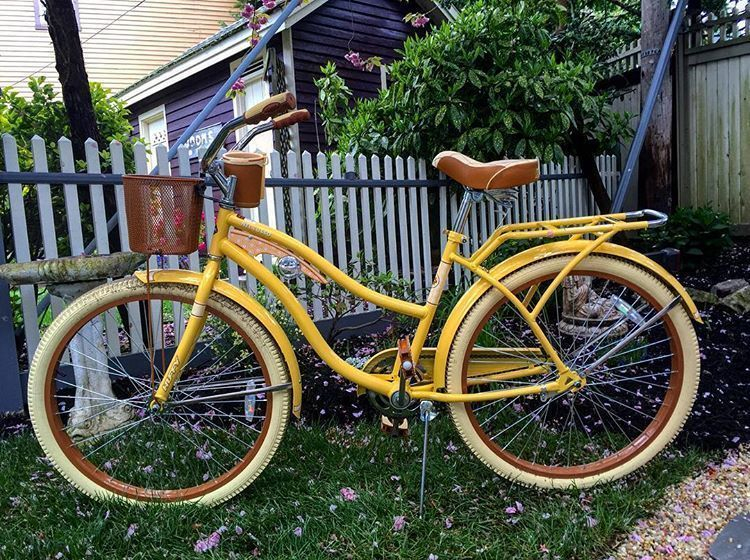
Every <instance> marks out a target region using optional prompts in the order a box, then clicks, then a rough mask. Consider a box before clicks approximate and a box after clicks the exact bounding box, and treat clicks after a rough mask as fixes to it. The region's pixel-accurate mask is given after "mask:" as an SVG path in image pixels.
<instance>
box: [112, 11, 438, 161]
mask: <svg viewBox="0 0 750 560" xmlns="http://www.w3.org/2000/svg"><path fill="white" fill-rule="evenodd" d="M412 12H426V13H428V16H429V18H430V20H431V22H430V24H435V23H438V22H440V21H443V20H445V18H446V17H448V16H449V14H448V12H447V11H446V10H444V9H443V8H442V7H440V5H439V4H438V3H436V2H433V1H431V0H409V1H403V0H311V1H310V2H308V3H306V4H303V5H302V6H301V7H300V8H298V9H297V11H296V12H295V13H294V14H292V16H291V17H290V18H289V20H287V22H286V23H285V24H284V25H283V26H282V27H281V30H280V31H279V33H278V34H277V35H276V36H275V37H273V39H272V40H271V42H270V43H269V46H268V48H267V49H266V50H265V53H264V56H262V57H260V58H259V59H258V61H256V63H255V64H253V66H252V67H251V68H250V69H249V71H248V72H247V73H246V74H245V75H244V76H243V81H244V83H245V90H244V92H242V93H240V94H238V95H237V96H236V97H235V98H234V99H229V98H227V99H226V100H224V101H223V102H222V103H220V104H219V105H218V106H217V107H216V109H214V111H213V112H212V113H211V115H210V116H209V117H208V119H207V120H206V121H205V122H204V124H203V125H202V128H201V129H200V130H199V131H197V132H196V134H195V135H193V137H192V138H191V139H190V142H189V145H190V147H191V152H190V155H191V158H192V160H193V162H194V163H196V162H197V157H198V152H199V150H200V148H201V147H202V146H205V144H206V143H208V142H210V140H211V138H212V137H213V134H215V132H216V130H217V129H218V125H219V123H223V122H226V121H228V120H230V119H232V118H233V117H234V116H235V115H239V114H241V113H242V112H244V110H245V109H246V108H247V107H250V106H252V105H254V104H255V103H257V102H259V101H261V100H263V99H264V98H267V97H269V96H270V95H273V94H275V93H278V92H281V91H284V90H288V91H291V92H292V93H294V94H295V95H296V96H297V99H298V104H299V107H300V108H305V109H309V111H310V113H311V114H312V115H313V118H312V119H311V121H310V122H307V123H303V124H301V125H300V126H299V127H294V129H293V130H290V131H288V132H287V131H285V133H284V134H278V133H275V135H274V134H273V133H270V132H269V133H267V134H266V135H264V136H265V137H259V138H257V139H256V140H254V143H253V145H251V147H250V149H260V150H263V151H270V150H271V149H276V150H279V151H280V152H282V153H285V152H286V151H287V150H289V149H293V150H295V151H296V152H297V153H300V152H302V151H304V150H308V151H310V152H313V153H315V152H317V151H318V150H323V149H325V148H326V143H325V135H324V132H323V128H322V126H321V124H320V119H319V117H318V115H317V111H316V108H317V104H316V100H317V89H316V87H315V84H314V80H315V79H316V78H318V77H319V76H320V75H321V72H320V67H321V66H322V65H324V64H325V63H326V62H328V61H329V60H330V61H333V62H335V63H336V64H337V65H338V67H339V70H340V73H341V75H342V77H344V78H345V79H346V80H347V83H348V85H349V87H350V88H351V89H352V91H353V92H354V94H355V95H356V96H359V97H371V96H374V95H376V94H377V92H378V90H379V89H380V88H382V87H384V85H385V83H386V79H387V77H386V75H385V72H384V71H382V70H381V69H378V68H375V69H374V70H373V71H372V72H368V71H363V70H361V69H358V68H356V67H354V66H353V65H352V63H351V62H350V61H348V60H346V59H345V57H346V55H347V54H349V53H350V52H355V53H358V54H359V55H360V57H361V58H362V59H366V58H368V57H371V56H378V57H381V58H382V60H383V62H384V63H386V64H387V63H390V62H392V61H393V60H394V58H396V57H397V53H396V50H397V49H399V48H401V46H402V45H403V43H404V41H405V40H406V38H407V37H409V36H410V35H413V34H417V33H421V32H423V31H422V30H421V29H419V28H415V27H413V26H412V25H411V24H410V23H407V22H405V21H404V17H405V16H406V15H407V14H408V13H412ZM277 16H278V11H276V12H274V13H272V14H270V16H269V20H270V21H269V23H268V24H267V25H266V27H265V29H267V28H268V26H269V25H270V24H271V23H272V22H273V19H274V18H275V17H277ZM261 33H263V30H261ZM249 36H250V30H249V29H247V27H246V25H245V21H244V20H240V21H238V22H235V23H233V24H232V25H229V26H227V27H225V28H224V29H222V30H221V31H219V32H218V33H216V34H215V35H213V36H212V37H209V38H208V39H206V40H204V41H202V42H200V43H198V44H197V45H195V46H194V47H192V48H190V49H188V50H187V51H185V52H184V53H183V54H182V55H180V56H178V57H177V58H175V59H174V60H172V61H171V62H169V63H167V64H165V65H164V66H162V67H160V68H158V69H156V70H155V71H154V72H152V73H151V74H149V75H147V76H146V77H144V78H143V79H141V80H139V81H138V82H136V83H135V84H133V85H131V86H129V87H128V88H126V89H124V90H123V91H121V92H120V93H119V94H118V97H120V98H121V99H122V100H123V101H125V103H126V104H127V105H128V107H129V109H130V111H131V115H132V124H133V126H134V128H135V130H134V134H135V135H137V136H140V137H142V138H144V139H145V140H147V141H148V142H149V143H150V144H151V145H152V146H153V145H158V144H166V145H169V144H170V143H172V142H175V141H176V140H177V139H178V137H179V136H180V134H181V133H182V132H183V131H184V130H185V129H186V128H187V126H188V125H189V124H190V122H191V121H192V120H193V119H194V118H195V116H196V115H197V114H198V113H199V112H200V111H201V109H202V108H203V107H204V106H205V104H206V102H207V101H208V100H209V99H210V98H211V97H212V96H213V95H214V93H215V92H216V90H217V89H218V88H219V87H220V86H221V84H223V83H224V82H225V81H226V80H227V79H228V78H229V75H230V73H231V72H232V71H233V70H234V69H235V68H236V67H237V65H238V64H239V62H240V60H241V58H242V57H243V55H244V54H245V53H246V52H247V50H248V48H249V43H248V39H249ZM241 133H242V131H240V134H241ZM230 140H231V138H230Z"/></svg>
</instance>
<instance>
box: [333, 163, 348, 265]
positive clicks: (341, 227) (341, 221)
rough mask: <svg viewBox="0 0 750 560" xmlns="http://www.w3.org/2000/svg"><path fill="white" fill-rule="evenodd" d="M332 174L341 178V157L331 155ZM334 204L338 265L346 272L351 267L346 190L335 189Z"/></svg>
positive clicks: (336, 177)
mask: <svg viewBox="0 0 750 560" xmlns="http://www.w3.org/2000/svg"><path fill="white" fill-rule="evenodd" d="M331 174H332V175H333V178H334V179H341V157H340V156H339V155H338V154H333V155H332V156H331ZM333 196H334V206H335V210H336V248H337V249H338V265H339V268H340V269H341V270H343V271H344V272H346V271H347V270H348V269H349V259H348V258H347V251H346V225H345V224H346V216H345V214H344V190H343V189H342V188H335V189H333Z"/></svg>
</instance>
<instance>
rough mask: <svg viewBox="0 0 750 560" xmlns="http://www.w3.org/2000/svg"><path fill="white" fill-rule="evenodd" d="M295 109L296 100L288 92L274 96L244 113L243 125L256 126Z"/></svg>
mask: <svg viewBox="0 0 750 560" xmlns="http://www.w3.org/2000/svg"><path fill="white" fill-rule="evenodd" d="M296 108H297V99H296V98H295V97H294V95H292V94H291V93H289V92H288V91H286V92H284V93H279V94H278V95H274V96H273V97H272V98H270V99H266V100H265V101H263V102H261V103H258V104H257V105H255V106H254V107H250V108H249V109H248V110H247V111H245V124H258V123H259V122H261V121H264V120H266V119H272V118H273V117H278V116H279V115H283V114H284V113H287V112H289V111H294V109H296Z"/></svg>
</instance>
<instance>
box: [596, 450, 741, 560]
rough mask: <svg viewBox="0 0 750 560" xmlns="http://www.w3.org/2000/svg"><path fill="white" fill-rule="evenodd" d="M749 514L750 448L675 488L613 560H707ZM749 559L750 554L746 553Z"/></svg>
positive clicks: (627, 539)
mask: <svg viewBox="0 0 750 560" xmlns="http://www.w3.org/2000/svg"><path fill="white" fill-rule="evenodd" d="M747 512H750V447H745V448H743V449H741V450H739V451H735V452H732V453H730V454H729V455H728V457H727V458H726V459H725V460H724V461H723V462H722V463H721V464H711V465H709V466H708V467H707V468H706V469H705V470H704V471H703V472H702V473H701V474H700V475H699V476H698V477H696V478H694V479H691V480H687V481H685V482H683V483H681V484H679V485H676V486H673V487H672V488H670V489H669V490H668V491H667V494H666V496H665V501H664V505H663V506H662V508H661V509H660V510H659V511H658V512H657V513H656V514H655V515H654V516H653V517H652V518H650V519H647V520H645V521H639V523H638V527H637V528H636V529H635V530H634V531H633V532H632V533H631V534H630V535H628V536H627V538H626V539H625V541H624V542H623V543H622V544H620V546H619V547H618V548H617V551H616V552H615V554H614V555H613V556H610V557H609V558H610V559H612V560H624V559H627V560H681V559H686V560H698V559H700V560H708V559H709V558H710V556H709V554H708V549H709V548H710V546H711V545H712V544H713V542H714V540H715V539H716V535H717V534H718V533H719V532H720V531H721V530H722V529H723V528H724V527H725V526H726V524H727V522H729V520H730V519H732V518H734V517H736V516H737V515H739V514H742V513H747ZM748 558H750V551H749V552H748Z"/></svg>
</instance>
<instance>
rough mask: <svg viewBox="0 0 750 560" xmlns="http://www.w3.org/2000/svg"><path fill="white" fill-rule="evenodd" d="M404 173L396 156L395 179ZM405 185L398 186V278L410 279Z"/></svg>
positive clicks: (400, 160)
mask: <svg viewBox="0 0 750 560" xmlns="http://www.w3.org/2000/svg"><path fill="white" fill-rule="evenodd" d="M405 178H406V176H405V175H404V158H402V157H401V156H398V157H397V158H396V180H397V181H403V180H404V179H405ZM406 191H407V189H406V187H398V216H399V220H398V229H399V240H398V248H399V251H400V252H401V275H400V278H402V279H406V280H409V279H411V264H410V263H409V230H408V225H409V209H408V208H407V206H406Z"/></svg>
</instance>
